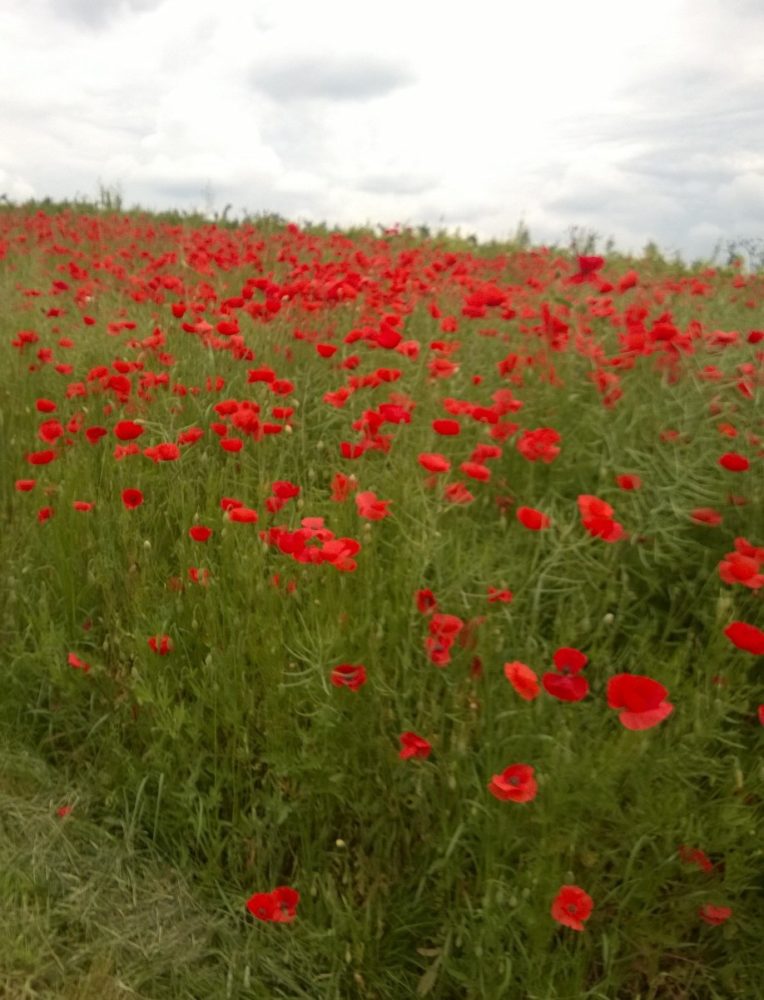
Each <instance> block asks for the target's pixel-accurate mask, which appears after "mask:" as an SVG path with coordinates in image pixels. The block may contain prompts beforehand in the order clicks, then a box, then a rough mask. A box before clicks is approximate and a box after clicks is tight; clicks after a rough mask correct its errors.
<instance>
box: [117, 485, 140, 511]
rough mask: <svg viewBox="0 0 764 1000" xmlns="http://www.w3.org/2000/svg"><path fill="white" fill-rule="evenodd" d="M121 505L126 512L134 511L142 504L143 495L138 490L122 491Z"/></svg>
mask: <svg viewBox="0 0 764 1000" xmlns="http://www.w3.org/2000/svg"><path fill="white" fill-rule="evenodd" d="M122 503H123V504H124V505H125V507H127V509H128V510H135V508H136V507H140V505H141V504H142V503H143V493H142V492H141V491H140V490H136V489H131V488H128V489H126V490H122Z"/></svg>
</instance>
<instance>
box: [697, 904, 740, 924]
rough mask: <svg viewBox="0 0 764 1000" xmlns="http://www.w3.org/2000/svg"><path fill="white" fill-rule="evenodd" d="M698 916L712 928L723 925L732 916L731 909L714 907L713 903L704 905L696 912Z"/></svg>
mask: <svg viewBox="0 0 764 1000" xmlns="http://www.w3.org/2000/svg"><path fill="white" fill-rule="evenodd" d="M698 916H699V917H700V919H701V920H704V921H705V922H706V923H707V924H711V926H712V927H717V926H718V925H719V924H723V923H724V922H725V921H726V920H729V918H730V917H731V916H732V909H731V907H729V906H714V905H713V903H704V904H703V905H702V906H701V907H700V909H699V910H698Z"/></svg>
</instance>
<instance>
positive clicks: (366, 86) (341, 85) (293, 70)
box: [251, 56, 413, 102]
mask: <svg viewBox="0 0 764 1000" xmlns="http://www.w3.org/2000/svg"><path fill="white" fill-rule="evenodd" d="M251 81H252V84H253V86H254V87H256V88H257V89H258V90H260V91H262V92H263V93H265V94H267V95H268V96H269V97H271V98H273V99H274V100H276V101H284V102H288V101H302V100H330V101H364V100H368V99H370V98H373V97H383V96H384V95H385V94H389V93H391V92H392V91H394V90H397V89H398V88H399V87H405V86H406V85H407V84H409V83H412V82H413V77H412V75H411V74H410V73H409V72H408V71H407V70H406V68H405V67H404V66H401V65H400V64H398V63H396V62H393V61H390V60H386V59H379V58H377V57H367V58H363V57H360V56H343V57H340V56H331V57H326V58H324V59H321V58H317V57H315V56H301V57H298V58H295V59H293V60H290V61H289V62H280V63H271V64H270V65H267V64H266V65H264V66H261V67H256V68H255V69H254V70H253V72H252V75H251Z"/></svg>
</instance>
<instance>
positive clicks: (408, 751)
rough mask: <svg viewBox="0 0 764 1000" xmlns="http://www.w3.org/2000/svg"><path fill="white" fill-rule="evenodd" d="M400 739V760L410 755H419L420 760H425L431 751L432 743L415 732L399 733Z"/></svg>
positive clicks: (407, 758)
mask: <svg viewBox="0 0 764 1000" xmlns="http://www.w3.org/2000/svg"><path fill="white" fill-rule="evenodd" d="M400 741H401V749H400V752H399V754H398V756H399V757H400V758H401V760H409V758H411V757H421V758H422V760H426V759H427V758H428V757H429V756H430V754H431V753H432V744H431V743H428V741H427V740H426V739H424V737H422V736H418V735H417V734H416V733H412V732H405V733H401V735H400Z"/></svg>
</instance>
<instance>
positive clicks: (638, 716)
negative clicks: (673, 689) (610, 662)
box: [607, 674, 674, 730]
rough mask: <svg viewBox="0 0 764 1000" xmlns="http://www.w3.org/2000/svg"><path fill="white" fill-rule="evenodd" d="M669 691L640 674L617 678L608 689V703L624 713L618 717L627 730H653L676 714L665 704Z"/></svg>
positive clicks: (609, 684) (612, 678)
mask: <svg viewBox="0 0 764 1000" xmlns="http://www.w3.org/2000/svg"><path fill="white" fill-rule="evenodd" d="M667 694H668V691H667V690H666V688H665V687H664V686H663V685H662V684H659V683H658V681H655V680H653V679H652V678H651V677H644V676H642V675H640V674H616V675H615V676H614V677H611V678H610V680H609V681H608V685H607V703H608V706H609V707H610V708H615V709H619V710H621V712H620V715H619V716H618V718H619V720H620V721H621V724H622V725H623V726H625V727H626V728H627V729H632V730H638V729H651V728H652V727H653V726H657V725H658V723H659V722H663V720H664V719H666V718H668V716H669V715H671V713H672V712H673V711H674V706H673V705H672V704H671V703H670V702H668V701H666V700H665V699H666V695H667Z"/></svg>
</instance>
